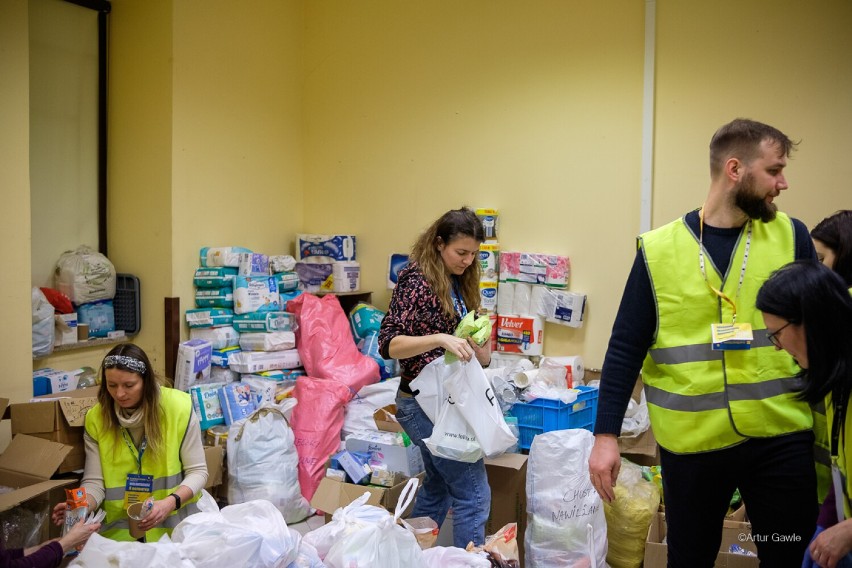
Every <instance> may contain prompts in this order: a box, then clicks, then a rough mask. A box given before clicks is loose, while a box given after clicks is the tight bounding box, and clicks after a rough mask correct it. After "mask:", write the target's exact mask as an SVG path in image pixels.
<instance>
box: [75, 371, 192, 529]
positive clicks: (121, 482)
mask: <svg viewBox="0 0 852 568" xmlns="http://www.w3.org/2000/svg"><path fill="white" fill-rule="evenodd" d="M160 407H161V409H162V416H163V423H162V424H161V427H162V432H163V444H162V447H161V448H160V452H159V455H157V456H155V455H154V454H153V452H151V451H150V450H148V451H146V452H144V454H143V455H142V473H143V474H144V475H152V476H153V477H154V494H153V496H154V499H164V498H165V497H166V496H168V495H169V494H170V493H172V492H173V491H174V490H175V489H177V488H178V486H180V482H181V481H182V480H183V477H184V474H183V464H182V463H181V459H180V448H181V444H182V443H183V439H184V437H185V436H186V435H187V434H188V432H187V428H188V426H189V417H190V413H191V412H192V402H191V400H190V398H189V395H188V394H187V393H185V392H182V391H178V390H174V389H170V388H166V387H161V388H160ZM86 432H87V433H88V434H89V436H91V437H92V438H93V439H94V440H95V441H97V442H98V448H99V451H100V458H101V469H102V470H103V475H104V489H105V492H106V494H105V496H104V502H103V503H102V504H101V507H102V508H103V509H104V511H106V519H104V526H103V528H102V529H101V531H100V534H101V535H102V536H105V537H107V538H111V539H113V540H135V539H134V538H133V537H132V536H130V531H129V527H128V524H127V512H126V511H125V510H124V490H125V482H126V481H127V474H129V473H138V472H139V465H138V463H137V461H136V459H137V456H138V454H133V453H131V450H130V448H129V447H128V446H127V443H126V442H125V440H124V438H123V437H122V436H121V434H120V433H119V435H118V436H116V435H115V433H114V432H113V431H112V430H109V429H107V428H106V426H105V425H104V421H103V416H102V415H101V405H100V403H98V404H96V405H95V406H94V407H92V408H91V409H90V410H89V412H88V413H86ZM199 497H200V496H199V495H194V496H193V498H192V499H190V500H189V501H188V502H187V503H186V504H185V505H184V506H183V507H182V508H181V509H179V510H177V511H174V512H173V513H172V514H171V515H170V516H169V517H167V518H166V520H165V521H163V522H162V523H161V525H160V526H159V527H157V528H154V529H151V530H149V531H148V532H147V533H146V539H147V541H148V542H156V541H157V540H159V538H160V537H161V536H162V535H163V534H171V531H172V529H173V528H174V527H175V526H177V524H178V523H179V522H180V521H182V520H183V519H185V518H186V517H187V516H188V515H189V514H190V513H192V512H195V511H197V507H195V505H194V502H195V501H198V498H199Z"/></svg>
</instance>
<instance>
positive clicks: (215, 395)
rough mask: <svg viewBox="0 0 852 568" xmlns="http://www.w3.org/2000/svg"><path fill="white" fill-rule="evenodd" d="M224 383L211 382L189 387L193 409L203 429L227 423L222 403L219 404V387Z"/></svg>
mask: <svg viewBox="0 0 852 568" xmlns="http://www.w3.org/2000/svg"><path fill="white" fill-rule="evenodd" d="M223 386H224V385H222V384H216V383H211V384H209V385H196V386H194V387H190V388H189V396H190V397H191V398H192V409H193V410H194V411H195V414H196V415H197V416H198V420H199V422H201V429H202V430H207V429H208V428H210V427H211V426H216V425H217V424H224V423H225V416H224V415H223V414H222V405H221V404H219V389H220V388H222V387H223Z"/></svg>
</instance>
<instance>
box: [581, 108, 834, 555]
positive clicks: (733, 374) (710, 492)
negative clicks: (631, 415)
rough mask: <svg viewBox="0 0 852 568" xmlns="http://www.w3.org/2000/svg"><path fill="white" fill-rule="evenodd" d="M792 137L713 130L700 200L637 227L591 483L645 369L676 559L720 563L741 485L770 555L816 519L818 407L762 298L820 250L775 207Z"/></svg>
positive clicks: (604, 492)
mask: <svg viewBox="0 0 852 568" xmlns="http://www.w3.org/2000/svg"><path fill="white" fill-rule="evenodd" d="M794 147H795V143H794V142H792V141H791V140H790V139H789V138H788V137H787V136H786V135H785V134H784V133H782V132H781V131H779V130H778V129H776V128H773V127H771V126H769V125H766V124H762V123H760V122H755V121H752V120H747V119H736V120H734V121H732V122H730V123H728V124H726V125H724V126H722V127H721V128H720V129H719V130H718V131H717V132H716V133H715V134H714V135H713V138H712V140H711V142H710V175H711V183H710V191H709V194H708V195H707V199H706V201H705V202H704V205H703V207H701V208H699V209H696V210H694V211H690V212H689V213H687V214H686V215H684V216H683V217H682V218H679V219H676V220H675V221H672V222H671V223H668V224H666V225H664V226H662V227H660V228H658V229H655V230H652V231H650V232H648V233H645V234H643V235H641V236H640V237H639V239H638V251H637V254H636V259H635V261H634V264H633V269H632V271H631V273H630V276H629V277H628V281H627V285H626V287H625V291H624V295H623V297H622V300H621V305H620V307H619V311H618V314H617V316H616V320H615V324H614V326H613V331H612V335H611V338H610V342H609V347H608V349H607V353H606V357H605V360H604V364H603V371H602V376H601V385H600V393H599V396H600V398H599V401H598V415H597V420H596V424H595V446H594V449H593V451H592V454H591V456H590V458H589V470H590V474H591V477H592V483H593V484H594V486H595V489H597V491H598V493H600V495H601V497H602V498H603V499H604V500H606V501H612V500H613V499H614V498H615V494H614V491H613V487H614V486H615V483H616V478H617V476H618V471H619V466H620V463H621V462H620V455H619V450H618V443H617V439H616V438H617V436H618V435H619V433H620V431H621V423H622V420H623V417H624V412H625V410H626V408H627V404H628V401H629V399H630V394H631V392H632V390H633V387H634V385H635V382H636V377H637V376H638V374H639V371H640V369H641V371H642V378H643V381H644V383H645V396H646V399H647V401H648V410H649V414H650V418H651V426H652V428H653V432H654V435H655V436H656V438H657V441H658V443H659V445H660V462H661V466H662V477H663V494H664V500H665V504H666V522H667V524H668V527H667V542H668V566H669V567H670V568H671V567H685V568H702V567H711V566H713V564H714V561H715V558H716V554H717V553H718V551H719V548H720V543H721V536H722V525H723V522H722V521H723V519H724V516H725V513H726V511H727V509H728V504H729V502H730V499H731V495H732V494H733V492H734V490H735V489H737V488H739V490H740V494H741V495H742V497H743V502H744V503H745V505H746V509H747V511H748V515H749V519H750V520H751V522H752V529H753V533H752V537H750V538H752V540H753V541H754V542H755V544H756V545H757V550H758V556H759V557H760V559H761V561H762V565H763V566H772V567H773V568H777V567H783V566H796V567H798V566H799V565H800V563H801V559H802V555H803V553H804V550H805V548H806V546H807V544H808V541H809V539H810V537H811V534H812V533H813V527H814V523H815V520H816V513H817V507H816V480H815V472H814V456H813V443H814V435H813V431H812V426H813V422H812V417H811V410H810V408H809V407H808V405H807V404H806V403H805V402H803V401H801V400H800V399H799V398H798V397H797V393H799V392H800V391H801V389H802V386H803V384H802V381H801V379H800V378H798V377H797V373H798V371H799V369H798V367H797V366H796V364H795V362H794V361H793V359H792V358H791V357H790V356H789V355H787V354H786V353H784V352H781V351H776V350H775V348H774V346H773V345H772V343H771V341H770V340H769V339H767V338H766V334H765V333H764V330H765V329H766V325H765V323H764V321H763V317H762V315H761V313H760V312H759V311H758V310H756V309H755V298H756V295H757V292H758V290H759V289H760V286H761V284H762V283H763V282H764V281H765V280H766V279H767V278H768V277H769V275H770V274H771V273H772V272H773V271H774V270H775V269H777V268H779V267H781V266H783V265H784V264H787V263H788V262H791V261H793V260H794V259H798V258H811V259H813V258H816V257H815V253H814V248H813V244H812V242H811V239H810V236H809V235H808V230H807V227H805V225H804V224H802V223H801V222H800V221H798V220H796V219H791V218H790V217H788V216H787V215H784V214H783V213H780V212H778V211H777V207H776V206H775V204H774V203H773V200H774V199H775V198H776V197H778V196H779V195H780V193H781V191H783V190H785V189H787V181H786V179H785V178H784V173H783V171H784V168H785V167H786V165H787V158H788V157H789V155H790V152H791V151H792V150H793V148H794Z"/></svg>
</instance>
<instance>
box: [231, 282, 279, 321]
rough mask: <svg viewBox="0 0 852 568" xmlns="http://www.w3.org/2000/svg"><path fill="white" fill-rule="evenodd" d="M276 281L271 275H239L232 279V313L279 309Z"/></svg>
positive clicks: (276, 310) (274, 310) (275, 310)
mask: <svg viewBox="0 0 852 568" xmlns="http://www.w3.org/2000/svg"><path fill="white" fill-rule="evenodd" d="M281 309H282V308H281V297H280V296H279V295H278V282H277V281H276V280H275V277H273V276H240V275H237V278H236V280H234V313H237V314H247V313H251V312H278V311H281Z"/></svg>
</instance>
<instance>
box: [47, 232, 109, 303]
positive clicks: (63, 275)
mask: <svg viewBox="0 0 852 568" xmlns="http://www.w3.org/2000/svg"><path fill="white" fill-rule="evenodd" d="M115 280H116V276H115V266H113V265H112V262H110V260H109V259H108V258H107V257H105V256H104V255H102V254H101V253H99V252H98V251H96V250H95V249H93V248H91V247H87V246H85V245H82V246H79V247H77V249H76V250H73V251H70V250H69V251H65V252H63V253H62V254H61V255H60V256H59V260H58V261H57V262H56V269H55V270H54V281H55V285H56V289H57V290H59V291H60V292H62V293H63V294H65V295H66V296H68V298H70V299H71V301H72V302H74V304H76V305H78V306H79V305H80V304H87V303H89V302H94V301H95V300H111V299H113V298H114V297H115Z"/></svg>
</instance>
